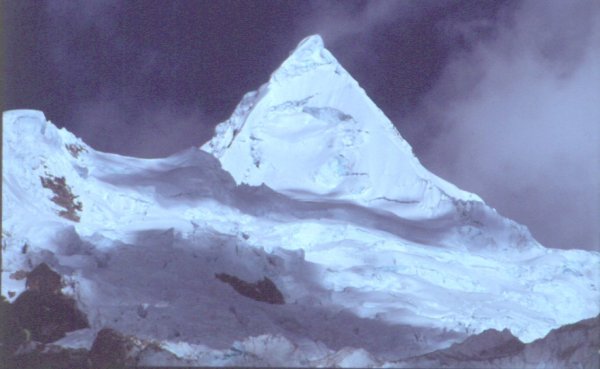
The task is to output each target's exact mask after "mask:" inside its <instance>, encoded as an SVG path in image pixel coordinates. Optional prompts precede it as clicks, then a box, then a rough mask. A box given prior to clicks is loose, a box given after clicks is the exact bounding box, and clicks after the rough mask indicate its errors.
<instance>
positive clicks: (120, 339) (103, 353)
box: [88, 328, 135, 369]
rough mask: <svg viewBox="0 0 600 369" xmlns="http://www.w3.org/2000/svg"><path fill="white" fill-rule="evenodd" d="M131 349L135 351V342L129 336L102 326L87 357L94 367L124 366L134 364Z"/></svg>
mask: <svg viewBox="0 0 600 369" xmlns="http://www.w3.org/2000/svg"><path fill="white" fill-rule="evenodd" d="M132 351H135V344H134V343H133V341H132V340H131V339H130V338H128V337H126V336H124V335H122V334H121V333H119V332H117V331H115V330H113V329H110V328H104V329H102V330H101V331H100V332H98V335H97V336H96V339H95V340H94V343H93V344H92V348H91V349H90V353H89V356H88V358H89V360H90V363H91V366H92V368H94V369H109V368H110V369H115V368H124V367H126V366H133V365H135V359H134V358H133V357H132Z"/></svg>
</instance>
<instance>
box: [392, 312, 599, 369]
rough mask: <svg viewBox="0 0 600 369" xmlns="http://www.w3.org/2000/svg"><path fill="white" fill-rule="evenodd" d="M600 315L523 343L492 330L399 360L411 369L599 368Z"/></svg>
mask: <svg viewBox="0 0 600 369" xmlns="http://www.w3.org/2000/svg"><path fill="white" fill-rule="evenodd" d="M599 347H600V316H597V317H596V318H592V319H586V320H582V321H580V322H577V323H574V324H569V325H565V326H562V327H560V328H557V329H554V330H552V331H550V333H548V334H547V335H546V337H544V338H540V339H538V340H536V341H533V342H531V343H528V344H524V343H522V342H521V341H519V340H518V339H517V338H516V337H514V336H513V335H512V334H511V333H510V332H509V331H508V330H507V329H505V330H503V331H502V332H500V331H497V330H494V329H489V330H486V331H484V332H482V333H480V334H478V335H475V336H471V337H469V338H467V339H466V340H465V341H463V342H461V343H459V344H455V345H452V346H451V347H449V348H447V349H444V350H438V351H434V352H432V353H429V354H426V355H421V356H416V357H412V358H408V359H405V360H401V361H397V362H395V363H394V364H396V365H398V366H399V367H411V368H432V367H435V368H438V367H439V368H463V369H466V368H477V369H486V368H490V369H491V368H557V369H558V368H578V369H597V368H600V352H598V348H599Z"/></svg>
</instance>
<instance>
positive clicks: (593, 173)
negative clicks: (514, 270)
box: [411, 1, 600, 249]
mask: <svg viewBox="0 0 600 369" xmlns="http://www.w3.org/2000/svg"><path fill="white" fill-rule="evenodd" d="M498 24H499V26H498V28H497V29H495V30H494V35H493V37H486V39H481V38H480V37H478V34H477V28H472V30H473V32H472V33H469V27H466V28H465V27H463V25H461V24H456V25H455V26H456V27H457V29H459V30H460V32H462V33H465V32H466V33H467V36H468V38H469V47H468V51H462V52H459V53H456V54H455V55H454V56H453V57H452V58H451V61H450V63H449V64H448V65H447V66H446V67H445V72H444V74H443V77H442V78H441V80H440V81H439V82H438V83H437V85H436V87H435V88H434V89H433V90H432V91H431V93H430V94H429V95H428V96H427V98H426V99H425V100H424V102H423V103H422V106H421V108H420V110H419V111H418V113H415V114H414V115H413V116H412V117H411V119H413V121H415V122H418V124H421V130H422V134H430V135H431V136H430V137H431V139H430V142H429V144H428V145H427V146H426V147H425V146H424V147H423V149H422V151H421V152H420V153H419V154H420V155H421V156H422V157H423V161H424V162H425V163H426V164H427V165H428V166H429V167H430V168H431V169H432V170H433V171H434V172H437V173H438V174H440V175H442V176H443V177H445V178H447V179H449V180H451V181H453V182H455V183H457V184H458V185H459V186H461V187H463V188H465V189H468V190H471V191H473V192H476V193H478V194H480V195H482V196H483V198H484V199H485V200H486V201H487V202H488V203H490V204H491V205H492V206H494V207H496V208H497V209H498V210H499V211H500V212H501V213H503V214H504V215H507V216H509V217H512V218H514V219H516V220H518V221H519V222H521V223H524V224H526V225H528V226H529V228H530V229H531V230H532V232H533V233H534V236H536V237H537V238H538V239H539V240H540V241H541V242H542V243H543V244H545V245H548V246H552V247H561V248H571V247H577V248H587V249H593V248H595V249H598V248H600V240H599V237H600V230H599V228H598V220H599V219H600V197H599V195H600V169H599V168H600V134H599V129H600V89H599V88H598V86H600V48H598V45H600V6H599V5H598V3H597V2H594V1H574V2H564V1H544V2H540V1H526V2H523V3H520V5H519V7H518V8H517V9H516V11H514V12H513V11H510V12H506V13H505V14H504V16H503V18H502V19H501V21H500V22H499V23H498ZM488 36H489V35H488ZM433 132H434V133H433ZM432 133H433V134H432Z"/></svg>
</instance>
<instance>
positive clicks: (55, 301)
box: [12, 263, 89, 343]
mask: <svg viewBox="0 0 600 369" xmlns="http://www.w3.org/2000/svg"><path fill="white" fill-rule="evenodd" d="M26 285H27V291H25V292H23V293H22V294H21V295H19V297H17V299H16V300H15V302H14V303H13V304H12V310H13V312H14V315H15V317H16V319H17V321H18V324H19V326H20V327H22V328H23V329H25V330H27V331H28V332H29V333H30V335H31V339H32V340H34V341H38V342H43V343H49V342H54V341H56V340H58V339H61V338H63V337H64V336H65V334H66V333H67V332H70V331H75V330H78V329H83V328H88V327H89V325H88V322H87V319H86V317H85V315H84V314H83V313H82V312H81V311H80V310H79V309H77V306H76V304H75V301H74V300H73V299H72V298H70V297H68V296H65V295H63V294H62V292H61V291H60V290H61V287H62V280H61V277H60V275H59V274H58V273H56V272H55V271H53V270H52V269H50V267H48V265H46V264H45V263H42V264H40V265H38V266H37V267H36V268H35V269H34V270H33V271H31V272H30V273H29V274H28V275H27V284H26Z"/></svg>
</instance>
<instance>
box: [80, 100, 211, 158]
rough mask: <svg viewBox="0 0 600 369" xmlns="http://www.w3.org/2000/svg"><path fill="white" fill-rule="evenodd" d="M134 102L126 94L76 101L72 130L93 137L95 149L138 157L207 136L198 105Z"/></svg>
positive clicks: (159, 154)
mask: <svg viewBox="0 0 600 369" xmlns="http://www.w3.org/2000/svg"><path fill="white" fill-rule="evenodd" d="M128 101H129V102H128ZM133 103H134V102H131V100H128V99H127V98H126V97H122V98H119V97H104V98H99V99H96V100H90V101H88V102H85V103H82V104H79V105H78V108H77V109H76V110H75V112H74V114H73V117H74V124H73V126H72V128H71V129H73V130H74V131H75V132H85V134H86V135H88V136H90V137H95V138H96V139H95V141H96V143H97V144H96V146H95V148H96V149H99V150H101V151H106V152H117V153H121V154H124V155H130V156H137V157H164V156H167V155H170V154H173V153H175V152H178V151H181V150H182V149H184V148H187V147H192V146H198V145H200V144H201V143H203V142H205V141H207V140H208V139H210V136H211V133H210V131H209V130H207V129H206V126H205V125H206V122H207V120H208V119H207V117H206V116H205V114H204V113H203V112H202V111H201V110H200V109H199V108H186V107H183V106H181V105H179V104H177V103H175V102H161V103H159V104H156V105H155V106H144V107H139V106H137V107H132V106H131V104H133Z"/></svg>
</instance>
